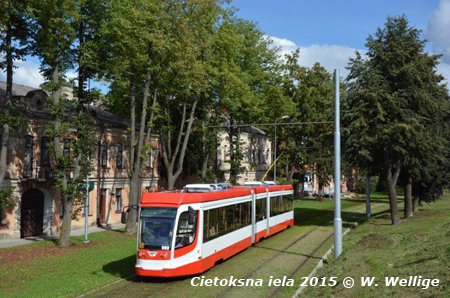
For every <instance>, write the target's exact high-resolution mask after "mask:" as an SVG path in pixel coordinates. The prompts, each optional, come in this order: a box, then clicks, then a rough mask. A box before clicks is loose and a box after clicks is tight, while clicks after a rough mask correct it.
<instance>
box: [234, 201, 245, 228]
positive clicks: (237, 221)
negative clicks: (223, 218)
mask: <svg viewBox="0 0 450 298" xmlns="http://www.w3.org/2000/svg"><path fill="white" fill-rule="evenodd" d="M243 205H244V204H236V205H234V228H235V229H239V228H240V227H241V223H242V212H241V209H242V208H243Z"/></svg>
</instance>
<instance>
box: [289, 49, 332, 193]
mask: <svg viewBox="0 0 450 298" xmlns="http://www.w3.org/2000/svg"><path fill="white" fill-rule="evenodd" d="M299 54H300V51H299V50H296V51H295V52H292V53H291V54H288V55H286V62H285V64H284V81H283V90H284V94H285V96H286V97H288V98H290V99H291V100H292V102H293V104H294V108H293V109H291V113H292V116H293V120H292V121H293V122H327V121H331V120H332V119H333V109H332V107H333V96H334V89H333V79H332V76H331V74H330V73H329V72H327V71H326V70H325V69H324V68H323V67H322V66H321V65H320V64H319V63H316V64H314V65H313V67H311V68H308V67H303V66H300V65H299V64H298V57H299ZM331 136H332V127H331V126H330V125H328V124H324V123H317V124H309V125H298V126H289V127H287V128H286V129H285V132H284V133H283V131H282V133H281V138H280V140H281V143H282V142H283V140H284V141H285V144H282V148H285V152H286V153H287V154H286V158H285V159H284V160H283V161H284V162H285V163H286V178H287V180H288V181H291V180H292V177H293V175H294V171H295V170H298V171H299V179H298V180H299V181H300V182H303V177H304V174H305V173H306V171H307V170H312V171H313V172H314V173H315V175H316V176H317V178H318V182H319V191H320V194H321V191H322V189H323V186H324V185H326V184H328V183H329V180H330V179H329V177H330V174H331V173H332V166H333V165H332V161H333V155H332V150H331V149H330V148H332V137H331ZM311 167H312V168H311ZM301 185H303V183H301ZM301 192H303V191H302V189H301Z"/></svg>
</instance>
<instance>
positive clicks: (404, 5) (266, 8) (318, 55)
mask: <svg viewBox="0 0 450 298" xmlns="http://www.w3.org/2000/svg"><path fill="white" fill-rule="evenodd" d="M232 5H233V6H235V7H236V8H237V9H238V11H237V15H238V16H240V17H241V18H244V19H247V20H251V21H253V22H255V23H257V24H258V27H259V29H260V30H261V31H263V32H264V33H265V34H266V35H267V36H269V37H270V38H272V40H273V44H274V46H279V47H281V52H280V54H281V55H284V54H285V53H288V52H291V51H293V50H295V49H297V48H300V57H299V60H300V61H299V62H300V64H301V65H303V66H308V67H310V66H312V65H313V64H314V63H315V62H320V64H322V65H323V66H324V67H325V68H326V69H327V70H328V71H330V72H332V71H333V70H334V69H336V68H337V69H340V71H341V76H342V77H345V76H346V75H347V74H348V71H347V70H346V69H345V66H346V65H347V62H348V59H349V57H352V56H354V52H355V50H358V51H361V52H363V53H364V51H365V46H364V44H365V42H366V39H367V37H368V36H369V35H370V34H374V33H375V31H376V29H377V28H378V27H383V25H384V23H385V22H386V18H387V16H399V15H402V14H405V15H406V16H407V18H408V20H409V22H410V25H412V26H415V27H416V28H418V29H421V30H422V37H423V38H425V39H427V40H428V41H429V43H428V45H427V47H426V50H427V51H428V52H429V53H431V54H444V56H443V57H442V58H441V64H440V65H439V67H438V72H439V73H441V74H443V75H444V77H445V78H446V80H447V81H448V82H450V0H377V1H364V0H341V1H337V0H320V1H319V0H234V1H233V2H232ZM17 65H18V68H17V69H16V70H15V75H14V83H17V84H23V85H27V86H31V87H39V85H40V84H41V83H42V82H43V81H44V79H43V77H42V76H41V75H40V73H39V61H38V60H37V59H35V58H33V57H28V58H27V60H26V61H19V62H18V63H17ZM74 76H75V73H74V72H71V73H69V74H68V77H74ZM5 78H6V77H5V74H4V73H2V72H0V80H1V81H5ZM91 86H96V87H99V88H100V89H101V90H102V91H103V92H106V91H107V89H108V88H107V87H106V85H105V84H104V83H103V84H101V83H95V82H91Z"/></svg>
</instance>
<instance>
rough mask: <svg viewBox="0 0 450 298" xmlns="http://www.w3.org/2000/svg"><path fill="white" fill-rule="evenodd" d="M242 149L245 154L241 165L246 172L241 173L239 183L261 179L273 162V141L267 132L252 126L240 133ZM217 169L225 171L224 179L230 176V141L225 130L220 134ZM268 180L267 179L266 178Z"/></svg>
mask: <svg viewBox="0 0 450 298" xmlns="http://www.w3.org/2000/svg"><path fill="white" fill-rule="evenodd" d="M240 150H241V154H242V156H243V159H242V160H241V166H242V167H243V168H244V172H243V173H241V174H240V175H239V180H238V181H237V182H238V183H239V184H241V185H242V184H244V183H245V182H247V181H259V180H260V179H261V178H263V176H264V174H265V173H266V172H267V170H268V169H269V167H270V165H271V164H272V141H271V140H270V139H269V138H268V137H267V136H266V133H265V132H264V131H262V130H260V129H258V128H256V127H253V126H251V127H250V129H249V131H247V132H241V133H240ZM216 161H217V165H216V167H217V169H218V170H220V171H222V172H224V177H223V180H224V181H228V179H229V178H230V173H229V171H230V162H229V161H230V142H229V140H228V134H227V133H226V132H224V131H222V132H220V133H219V135H218V146H217V156H216ZM266 180H267V179H266Z"/></svg>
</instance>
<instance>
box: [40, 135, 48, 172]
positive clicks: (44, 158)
mask: <svg viewBox="0 0 450 298" xmlns="http://www.w3.org/2000/svg"><path fill="white" fill-rule="evenodd" d="M48 166H50V148H49V147H48V138H41V167H48Z"/></svg>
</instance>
